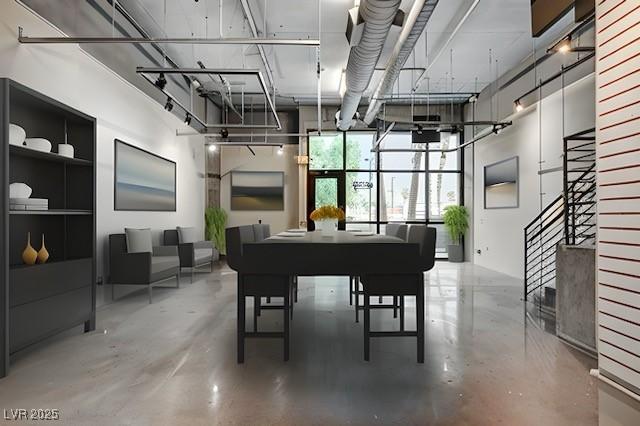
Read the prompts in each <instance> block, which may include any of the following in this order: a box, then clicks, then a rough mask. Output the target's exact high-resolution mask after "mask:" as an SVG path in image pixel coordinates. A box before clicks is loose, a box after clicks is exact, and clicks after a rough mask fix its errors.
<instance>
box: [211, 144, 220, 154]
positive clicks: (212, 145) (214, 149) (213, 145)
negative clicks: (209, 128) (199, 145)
mask: <svg viewBox="0 0 640 426" xmlns="http://www.w3.org/2000/svg"><path fill="white" fill-rule="evenodd" d="M217 149H218V147H217V146H216V145H215V144H211V145H209V152H216V150H217Z"/></svg>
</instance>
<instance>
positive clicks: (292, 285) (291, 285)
mask: <svg viewBox="0 0 640 426" xmlns="http://www.w3.org/2000/svg"><path fill="white" fill-rule="evenodd" d="M294 280H295V278H294V277H291V280H290V281H289V307H290V309H291V312H290V315H289V317H290V318H291V319H293V302H294V295H293V293H294V292H295V285H296V284H295V282H294Z"/></svg>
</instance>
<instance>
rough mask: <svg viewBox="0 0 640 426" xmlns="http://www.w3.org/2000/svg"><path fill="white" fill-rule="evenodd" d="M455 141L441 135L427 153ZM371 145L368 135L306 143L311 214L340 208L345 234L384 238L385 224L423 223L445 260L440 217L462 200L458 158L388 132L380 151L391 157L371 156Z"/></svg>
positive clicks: (330, 137)
mask: <svg viewBox="0 0 640 426" xmlns="http://www.w3.org/2000/svg"><path fill="white" fill-rule="evenodd" d="M459 136H460V135H459V134H457V133H440V141H438V142H432V143H429V144H428V145H429V147H428V148H429V149H430V150H442V151H445V150H448V149H451V148H455V147H456V146H457V145H458V143H459ZM376 140H377V134H376V133H375V132H370V131H350V132H343V133H337V134H333V135H323V136H310V137H309V150H308V152H309V178H310V182H311V184H310V186H309V188H310V189H311V188H313V194H310V198H309V200H310V201H311V203H312V205H310V206H309V207H310V210H312V209H313V208H315V207H317V206H320V205H323V204H335V205H339V206H342V207H344V210H345V213H346V218H347V219H346V224H345V226H346V229H362V230H371V231H374V232H384V229H385V226H386V224H387V223H390V222H401V223H407V224H424V223H428V224H430V225H431V226H434V227H436V228H437V229H438V240H437V243H436V249H437V256H438V257H439V258H443V257H445V258H446V255H447V245H448V244H449V238H448V236H447V235H446V232H445V229H444V226H443V222H442V215H443V212H444V209H445V208H446V207H447V206H449V205H456V204H459V203H460V202H461V200H462V199H463V197H462V194H461V191H462V186H461V183H462V182H461V176H462V170H461V169H462V168H461V164H462V158H461V156H460V155H459V152H458V151H452V152H429V153H427V152H425V150H426V149H427V144H426V143H413V138H412V134H411V133H410V132H392V133H390V134H389V135H388V136H387V137H386V138H385V139H384V141H383V143H382V145H381V146H382V148H383V150H394V152H379V153H374V152H371V150H372V148H373V146H374V145H375V142H376ZM398 150H399V151H398ZM341 186H343V188H341Z"/></svg>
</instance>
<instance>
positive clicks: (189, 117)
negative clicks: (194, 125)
mask: <svg viewBox="0 0 640 426" xmlns="http://www.w3.org/2000/svg"><path fill="white" fill-rule="evenodd" d="M184 124H186V125H189V124H191V114H189V113H187V115H186V116H185V117H184Z"/></svg>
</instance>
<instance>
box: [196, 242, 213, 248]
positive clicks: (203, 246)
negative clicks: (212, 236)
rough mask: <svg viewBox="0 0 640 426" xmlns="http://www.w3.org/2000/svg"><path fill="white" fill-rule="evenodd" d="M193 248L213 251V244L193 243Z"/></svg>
mask: <svg viewBox="0 0 640 426" xmlns="http://www.w3.org/2000/svg"><path fill="white" fill-rule="evenodd" d="M193 248H197V249H213V248H215V247H213V242H212V241H198V242H196V243H193Z"/></svg>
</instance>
